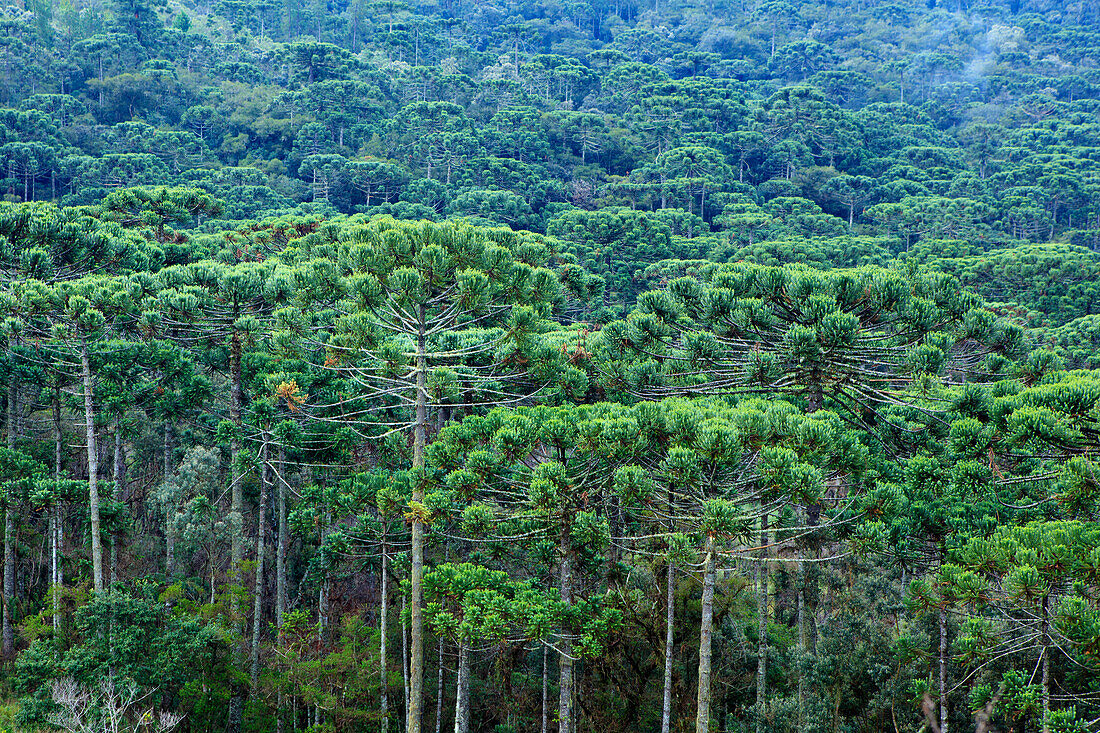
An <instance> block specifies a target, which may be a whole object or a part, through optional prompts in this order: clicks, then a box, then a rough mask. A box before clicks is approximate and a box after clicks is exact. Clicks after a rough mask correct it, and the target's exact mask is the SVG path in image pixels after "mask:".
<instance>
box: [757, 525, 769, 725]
mask: <svg viewBox="0 0 1100 733" xmlns="http://www.w3.org/2000/svg"><path fill="white" fill-rule="evenodd" d="M760 544H761V545H762V546H763V547H764V548H765V549H763V550H762V551H761V555H762V557H761V560H760V562H758V563H757V565H756V579H757V582H756V594H757V595H756V615H757V633H758V635H759V639H758V640H757V646H756V652H757V659H756V715H757V719H756V733H765V731H766V730H767V725H766V718H767V709H768V698H767V690H768V565H767V561H766V559H767V549H766V548H767V544H768V515H767V514H766V513H762V514H761V515H760Z"/></svg>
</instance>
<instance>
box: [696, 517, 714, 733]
mask: <svg viewBox="0 0 1100 733" xmlns="http://www.w3.org/2000/svg"><path fill="white" fill-rule="evenodd" d="M705 553H706V560H705V563H706V564H705V567H704V568H703V620H702V622H701V623H700V625H699V691H698V692H699V694H698V697H697V703H696V712H695V733H709V731H710V698H711V694H710V648H711V636H712V634H713V633H714V585H715V580H716V577H715V576H716V575H717V573H716V570H715V567H714V537H713V536H712V535H709V534H708V535H707V540H706V548H705Z"/></svg>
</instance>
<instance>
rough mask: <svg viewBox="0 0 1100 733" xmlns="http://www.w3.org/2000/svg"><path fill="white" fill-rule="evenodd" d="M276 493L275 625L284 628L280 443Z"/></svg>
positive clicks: (283, 456)
mask: <svg viewBox="0 0 1100 733" xmlns="http://www.w3.org/2000/svg"><path fill="white" fill-rule="evenodd" d="M275 495H276V499H275V501H276V506H275V512H276V514H277V519H276V521H277V522H278V531H279V537H278V539H277V540H276V545H275V626H276V628H278V629H282V628H283V615H284V614H285V613H286V548H287V535H286V533H287V527H286V446H285V445H283V444H281V443H280V444H279V460H278V463H277V464H276V468H275Z"/></svg>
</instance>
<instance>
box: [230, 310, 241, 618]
mask: <svg viewBox="0 0 1100 733" xmlns="http://www.w3.org/2000/svg"><path fill="white" fill-rule="evenodd" d="M234 314H236V310H234ZM243 395H244V389H243V387H242V386H241V336H240V334H239V333H237V332H236V331H234V332H233V336H232V337H231V338H230V339H229V420H230V421H231V422H232V423H233V425H235V426H236V427H240V426H241V401H242V399H243ZM240 452H241V446H240V443H239V441H238V439H237V438H236V436H234V438H233V440H232V442H231V443H230V457H229V463H230V467H231V468H230V477H229V479H230V482H231V484H232V487H231V491H230V495H231V498H230V511H232V512H233V513H234V514H236V515H237V516H238V517H240V518H241V519H242V520H243V515H244V492H243V487H242V485H241V477H239V476H234V475H232V472H233V471H236V470H237V469H236V466H237V456H238V455H239V454H240ZM229 552H230V554H229V565H230V567H229V579H230V582H231V583H232V582H234V581H235V580H236V578H237V574H238V572H239V568H240V565H241V561H242V560H243V559H244V528H243V523H242V528H241V531H240V532H233V533H232V537H231V539H230V551H229ZM234 597H236V596H235V594H234ZM234 605H237V602H236V601H234ZM235 610H239V609H235Z"/></svg>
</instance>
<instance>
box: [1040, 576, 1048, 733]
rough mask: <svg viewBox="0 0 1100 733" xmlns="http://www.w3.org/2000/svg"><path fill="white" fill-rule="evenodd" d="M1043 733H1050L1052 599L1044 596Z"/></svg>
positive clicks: (1042, 640)
mask: <svg viewBox="0 0 1100 733" xmlns="http://www.w3.org/2000/svg"><path fill="white" fill-rule="evenodd" d="M1042 613H1043V628H1042V639H1041V642H1042V644H1043V649H1042V655H1043V733H1050V597H1049V596H1043V607H1042Z"/></svg>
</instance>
